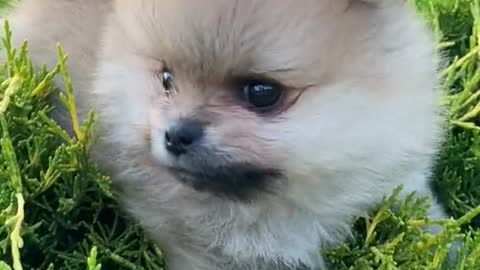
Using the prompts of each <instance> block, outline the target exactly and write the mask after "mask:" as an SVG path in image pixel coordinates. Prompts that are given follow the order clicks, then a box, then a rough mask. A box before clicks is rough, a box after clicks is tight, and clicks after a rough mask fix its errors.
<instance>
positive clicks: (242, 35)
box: [96, 0, 438, 200]
mask: <svg viewBox="0 0 480 270" xmlns="http://www.w3.org/2000/svg"><path fill="white" fill-rule="evenodd" d="M366 2H367V1H365V2H364V1H360V0H358V1H355V0H353V1H347V0H305V1H301V3H299V2H298V1H293V0H282V1H277V0H267V1H265V0H262V1H257V0H245V1H243V0H242V1H220V0H207V1H189V0H179V1H160V0H157V1H155V0H139V1H117V3H116V15H115V16H114V18H113V20H112V23H111V24H110V25H109V26H108V28H107V35H106V39H105V42H104V45H105V48H104V51H103V57H102V59H101V61H102V64H101V66H100V69H99V75H98V78H99V81H98V82H97V87H96V89H97V90H96V91H97V92H98V93H99V100H100V103H101V104H102V106H101V107H103V108H102V110H103V113H104V114H105V117H104V120H103V121H105V122H107V123H106V125H107V126H109V130H110V133H109V134H110V135H109V136H110V138H109V140H111V141H113V142H115V143H116V144H121V145H123V146H127V147H130V148H131V149H136V150H137V152H138V153H139V155H141V154H140V153H141V152H143V153H144V154H145V153H146V154H147V156H148V157H149V159H150V160H151V161H153V162H152V164H153V165H149V166H151V167H155V168H157V169H158V172H159V173H160V172H161V173H160V174H163V173H166V174H168V177H174V178H175V179H176V180H178V181H179V183H182V185H187V186H190V187H193V190H196V191H199V192H206V193H209V194H213V195H214V196H226V197H229V198H234V199H242V200H243V199H251V198H253V197H255V196H258V195H259V194H262V193H264V192H271V193H274V194H282V195H285V196H294V197H296V198H299V197H301V198H308V197H309V196H310V195H312V196H316V197H319V196H318V194H319V193H321V192H324V196H325V197H329V196H333V195H335V196H342V194H343V195H344V194H348V193H349V192H350V191H351V190H354V189H357V190H361V189H368V188H371V187H372V185H367V184H366V183H363V182H362V181H363V180H362V179H364V178H366V177H367V176H368V177H369V178H373V179H377V180H378V181H380V182H377V184H378V183H383V182H384V181H389V180H390V178H394V177H398V176H402V175H407V174H409V173H410V171H411V170H413V167H415V166H418V167H422V166H427V165H424V163H425V162H424V161H425V160H428V159H429V156H430V155H431V154H432V149H433V148H434V145H435V143H436V141H435V138H436V136H437V124H438V121H437V118H436V113H435V110H436V99H435V94H434V92H433V91H432V89H433V88H434V84H435V80H434V79H435V65H434V63H433V61H434V58H433V52H432V49H431V40H430V39H429V37H428V35H426V34H425V33H424V32H423V28H422V27H421V26H419V25H417V22H416V20H415V19H414V18H413V17H411V16H410V15H409V13H408V12H407V11H406V10H405V9H404V8H403V7H402V6H401V5H400V4H397V3H393V4H391V5H390V6H386V7H379V6H376V5H375V4H374V3H366ZM368 2H372V1H368ZM391 2H395V1H391ZM398 2H401V1H398ZM412 63H416V64H415V65H413V64H412ZM124 158H126V159H129V158H132V159H135V158H134V157H133V156H130V157H124ZM159 178H161V177H159ZM158 181H161V180H158ZM372 182H373V180H372ZM375 185H376V184H375ZM349 190H350V191H349ZM313 194H316V195H313Z"/></svg>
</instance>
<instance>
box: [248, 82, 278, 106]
mask: <svg viewBox="0 0 480 270" xmlns="http://www.w3.org/2000/svg"><path fill="white" fill-rule="evenodd" d="M241 90H242V93H241V94H242V99H243V100H245V101H246V102H248V103H249V104H250V105H253V106H254V107H255V108H258V109H262V110H265V109H269V108H271V107H272V106H274V105H275V104H277V102H278V101H279V100H280V97H281V96H282V93H283V87H282V86H281V85H279V84H277V83H272V82H263V81H252V82H248V83H246V84H243V85H242V86H241Z"/></svg>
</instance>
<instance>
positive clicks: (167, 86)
mask: <svg viewBox="0 0 480 270" xmlns="http://www.w3.org/2000/svg"><path fill="white" fill-rule="evenodd" d="M161 79H162V83H163V89H164V90H165V91H167V92H169V91H170V90H172V88H173V75H172V73H171V72H170V71H167V70H164V71H162V73H161Z"/></svg>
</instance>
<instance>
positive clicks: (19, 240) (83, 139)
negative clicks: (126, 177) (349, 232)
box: [0, 0, 480, 270]
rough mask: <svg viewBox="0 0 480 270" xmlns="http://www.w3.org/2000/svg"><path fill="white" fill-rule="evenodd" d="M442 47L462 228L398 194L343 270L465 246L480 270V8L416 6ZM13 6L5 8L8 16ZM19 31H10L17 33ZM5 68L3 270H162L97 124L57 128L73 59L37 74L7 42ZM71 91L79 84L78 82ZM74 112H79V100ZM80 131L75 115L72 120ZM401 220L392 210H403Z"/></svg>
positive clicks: (393, 265) (443, 173)
mask: <svg viewBox="0 0 480 270" xmlns="http://www.w3.org/2000/svg"><path fill="white" fill-rule="evenodd" d="M411 2H412V3H413V4H414V5H415V6H416V7H417V9H418V11H419V13H420V14H421V16H423V17H424V18H425V19H426V21H427V22H428V23H429V24H430V25H431V27H432V28H433V29H434V31H435V32H436V34H437V35H438V37H439V40H440V42H439V44H438V46H439V50H441V51H442V52H443V54H444V55H445V56H446V57H447V59H449V61H448V65H447V67H446V68H445V70H444V71H443V78H444V84H443V90H444V91H445V93H446V95H445V102H446V104H447V105H448V108H449V110H448V117H449V121H450V125H449V127H448V141H447V142H446V143H445V145H444V147H443V150H442V153H441V155H440V157H439V158H438V161H437V165H436V168H435V176H434V177H433V180H434V181H433V182H434V183H433V185H434V187H435V190H436V191H437V193H438V195H439V197H441V198H442V201H443V202H445V206H446V207H447V209H448V211H449V212H450V213H451V214H452V215H453V216H454V217H455V218H456V219H452V220H444V221H440V222H439V224H440V225H441V226H443V228H444V231H443V232H442V233H441V234H439V235H436V236H434V235H430V234H428V233H426V232H424V231H423V230H422V229H421V228H422V227H423V226H425V225H426V224H430V221H428V220H426V219H425V218H424V216H423V215H424V213H425V211H426V209H427V208H428V202H427V201H424V200H417V199H414V198H413V197H410V198H408V199H407V200H405V201H399V200H397V199H396V196H395V194H394V195H392V197H390V198H386V200H385V203H384V204H383V207H381V208H380V209H379V210H378V211H377V212H376V213H373V214H372V216H371V218H369V219H359V220H358V221H357V222H356V224H355V228H356V230H355V239H354V240H353V241H352V242H350V243H348V244H345V245H343V246H340V247H338V248H336V249H333V250H328V251H326V252H325V255H326V257H327V258H328V259H329V261H330V262H331V264H332V269H340V270H342V269H355V270H363V269H365V270H366V269H404V270H414V269H432V270H433V269H441V268H442V265H443V267H444V268H445V267H446V266H445V264H444V261H445V259H446V257H447V255H448V250H449V248H450V245H451V243H453V242H454V241H461V242H463V243H464V244H463V247H462V249H461V251H460V252H459V254H458V260H457V263H456V264H455V265H451V266H448V269H457V270H462V269H464V270H470V269H480V230H479V229H478V228H479V227H480V219H478V218H476V217H477V214H478V213H480V208H478V206H479V205H480V91H478V90H479V87H480V70H479V63H480V62H479V57H480V53H479V52H480V1H479V0H416V1H411ZM5 3H7V1H0V6H2V5H3V4H5ZM7 33H8V31H7ZM4 45H5V46H4V47H5V50H3V51H2V52H1V53H6V54H7V55H8V61H7V63H5V64H2V66H1V67H0V82H1V85H0V148H1V152H0V270H7V269H14V270H20V269H29V270H30V269H39V270H40V269H41V270H43V269H48V270H54V269H60V270H69V269H88V270H100V269H103V270H110V269H119V270H124V269H125V270H128V269H162V268H163V260H162V252H161V249H160V247H157V246H155V245H154V244H152V243H150V242H149V241H148V240H147V239H146V237H145V235H144V234H143V232H142V230H141V229H140V228H139V227H138V226H137V225H136V224H135V223H134V222H133V221H132V220H130V219H128V218H126V217H124V216H123V215H122V213H121V212H120V210H119V207H118V205H117V202H116V198H115V196H114V195H113V194H112V193H111V188H110V179H109V178H108V176H105V175H103V174H102V173H101V172H100V171H99V170H98V169H97V168H96V166H95V164H93V163H92V162H90V160H89V159H88V150H89V147H90V143H91V139H92V136H91V135H92V134H91V132H90V130H91V126H92V125H93V124H94V120H95V118H94V116H93V115H92V116H91V117H90V118H89V120H88V121H87V122H86V123H78V124H79V125H78V128H77V129H76V133H75V136H74V137H70V136H69V135H68V134H67V133H65V131H63V130H62V129H61V128H60V127H59V126H58V125H57V124H56V123H55V122H54V121H52V120H51V119H50V118H48V116H47V115H48V112H49V111H50V110H51V109H52V107H51V104H50V103H49V102H48V96H49V95H52V94H53V90H54V89H53V87H52V85H51V80H52V78H53V77H54V76H65V78H68V72H67V68H66V58H65V56H64V55H63V53H62V52H61V50H59V65H58V66H57V67H56V68H55V69H53V70H46V69H42V70H40V71H34V70H33V69H32V66H31V63H30V61H29V59H28V53H27V50H26V46H24V47H23V48H19V49H18V50H15V49H14V48H12V47H11V45H10V43H9V35H7V36H6V38H5V39H4ZM66 81H68V80H66ZM62 100H63V103H64V106H66V107H67V108H69V109H70V111H73V109H74V103H75V102H74V97H73V95H72V92H71V91H68V92H67V93H66V94H65V96H63V97H62ZM72 118H73V119H74V122H77V121H78V120H75V119H76V117H75V114H72ZM393 206H395V207H398V208H399V209H400V210H399V211H398V212H392V211H391V209H392V207H393Z"/></svg>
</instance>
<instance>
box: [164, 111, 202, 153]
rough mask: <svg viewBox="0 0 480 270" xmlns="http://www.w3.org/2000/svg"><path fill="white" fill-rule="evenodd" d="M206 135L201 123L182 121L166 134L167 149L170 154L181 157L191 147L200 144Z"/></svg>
mask: <svg viewBox="0 0 480 270" xmlns="http://www.w3.org/2000/svg"><path fill="white" fill-rule="evenodd" d="M203 133H204V125H203V124H202V123H201V122H198V121H195V120H189V119H182V120H179V121H178V122H177V123H175V125H174V126H172V127H171V128H170V129H169V130H167V131H166V132H165V147H166V148H167V150H168V152H170V153H172V154H174V155H176V156H179V155H182V154H185V153H186V152H187V151H188V149H189V148H191V146H193V145H194V144H195V143H196V142H198V141H199V140H200V139H201V138H202V137H203Z"/></svg>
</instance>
